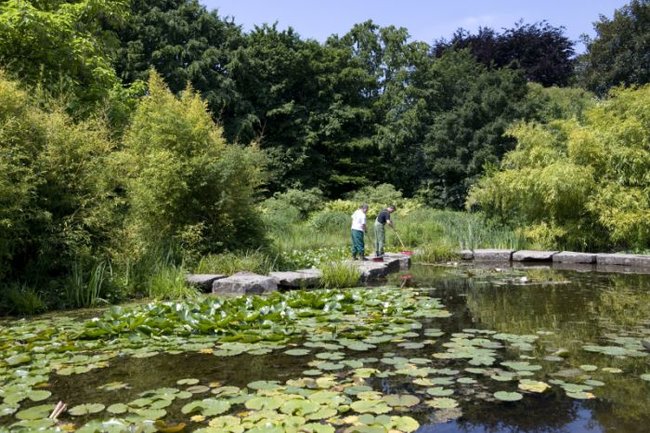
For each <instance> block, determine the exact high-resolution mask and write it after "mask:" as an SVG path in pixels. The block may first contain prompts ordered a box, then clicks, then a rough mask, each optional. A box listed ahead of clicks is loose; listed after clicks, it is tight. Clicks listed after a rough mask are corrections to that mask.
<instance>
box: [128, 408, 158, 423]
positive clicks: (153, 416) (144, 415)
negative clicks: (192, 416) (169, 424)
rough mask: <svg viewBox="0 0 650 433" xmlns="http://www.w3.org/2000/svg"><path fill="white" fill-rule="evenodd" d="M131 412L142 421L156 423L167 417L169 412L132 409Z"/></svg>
mask: <svg viewBox="0 0 650 433" xmlns="http://www.w3.org/2000/svg"><path fill="white" fill-rule="evenodd" d="M130 412H131V413H134V414H136V415H138V417H140V418H141V419H144V420H149V421H155V420H157V419H160V418H163V417H165V415H167V411H166V410H165V409H150V408H146V409H131V410H130Z"/></svg>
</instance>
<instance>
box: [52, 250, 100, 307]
mask: <svg viewBox="0 0 650 433" xmlns="http://www.w3.org/2000/svg"><path fill="white" fill-rule="evenodd" d="M84 268H85V267H84V265H83V264H82V263H80V262H75V263H73V265H72V272H71V274H70V277H69V278H68V280H67V282H66V284H65V285H64V290H63V294H64V298H65V299H64V303H65V305H66V306H68V307H74V308H83V307H92V306H95V305H97V304H98V303H99V302H100V301H104V300H103V299H102V297H101V296H102V291H103V289H104V287H105V286H106V284H107V280H108V278H109V272H107V265H106V262H103V261H102V262H98V263H95V264H94V265H92V267H91V268H90V270H86V269H84Z"/></svg>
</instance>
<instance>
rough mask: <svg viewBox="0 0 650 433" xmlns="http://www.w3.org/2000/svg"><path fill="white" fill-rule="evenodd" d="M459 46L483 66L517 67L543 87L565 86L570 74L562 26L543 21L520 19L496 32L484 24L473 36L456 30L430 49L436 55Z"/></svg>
mask: <svg viewBox="0 0 650 433" xmlns="http://www.w3.org/2000/svg"><path fill="white" fill-rule="evenodd" d="M463 48H469V50H470V51H471V52H472V54H473V55H474V56H475V57H476V59H477V60H478V61H479V62H481V63H482V64H484V65H486V66H493V67H497V68H502V67H507V66H514V67H519V68H521V69H523V70H524V74H525V76H526V78H527V79H528V80H530V81H534V82H537V83H540V84H542V85H544V86H566V85H568V84H569V83H570V81H571V78H572V77H573V70H574V59H573V56H574V54H575V51H574V49H573V42H572V41H571V40H569V38H568V37H567V36H565V35H564V28H563V27H553V26H552V25H550V24H549V23H547V22H546V21H542V22H540V23H535V24H524V23H523V22H521V21H520V22H518V23H516V24H515V26H514V27H512V28H509V29H503V32H502V33H500V34H499V33H496V32H495V31H494V30H493V29H491V28H486V27H483V28H480V29H479V31H478V33H477V34H476V35H473V34H470V33H469V32H467V31H466V30H463V29H460V30H458V31H457V32H456V33H455V34H454V35H453V37H452V38H451V40H450V41H449V42H447V41H445V40H442V41H438V42H437V43H436V44H435V47H434V52H435V53H436V56H440V55H442V54H443V53H444V52H446V51H449V50H450V49H451V50H457V49H463Z"/></svg>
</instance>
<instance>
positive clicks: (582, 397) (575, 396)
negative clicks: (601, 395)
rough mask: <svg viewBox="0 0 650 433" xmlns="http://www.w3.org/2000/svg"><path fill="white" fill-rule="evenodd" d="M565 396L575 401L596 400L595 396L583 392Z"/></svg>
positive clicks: (568, 393)
mask: <svg viewBox="0 0 650 433" xmlns="http://www.w3.org/2000/svg"><path fill="white" fill-rule="evenodd" d="M566 395H567V397H571V398H573V399H576V400H591V399H594V398H596V396H595V395H593V394H592V393H590V392H583V391H576V392H567V393H566Z"/></svg>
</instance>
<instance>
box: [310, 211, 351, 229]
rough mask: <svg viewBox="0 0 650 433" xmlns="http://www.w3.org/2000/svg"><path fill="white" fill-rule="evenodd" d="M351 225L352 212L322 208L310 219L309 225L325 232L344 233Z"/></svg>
mask: <svg viewBox="0 0 650 433" xmlns="http://www.w3.org/2000/svg"><path fill="white" fill-rule="evenodd" d="M349 225H350V214H348V213H346V212H341V211H331V210H322V211H320V212H317V213H315V214H314V215H313V216H312V217H311V219H310V220H309V226H310V227H311V228H313V229H314V230H316V231H320V232H325V233H343V232H345V229H346V228H349V227H348V226H349Z"/></svg>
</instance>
